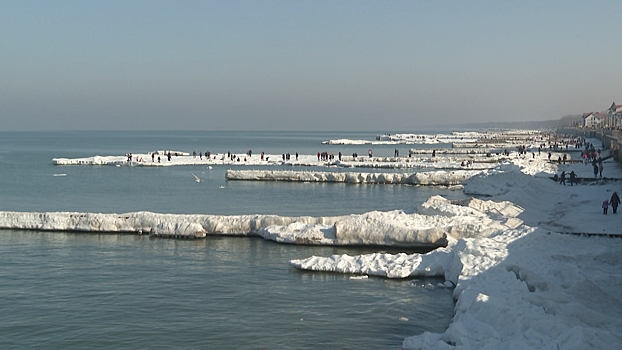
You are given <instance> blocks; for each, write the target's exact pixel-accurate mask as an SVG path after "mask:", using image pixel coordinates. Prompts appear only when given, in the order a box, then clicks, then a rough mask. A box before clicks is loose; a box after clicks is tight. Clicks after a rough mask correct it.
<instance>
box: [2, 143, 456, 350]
mask: <svg viewBox="0 0 622 350" xmlns="http://www.w3.org/2000/svg"><path fill="white" fill-rule="evenodd" d="M373 137H374V135H373V134H362V133H302V132H301V133H277V132H274V133H272V132H255V133H253V132H245V133H236V132H181V131H179V132H43V133H37V132H34V133H30V132H24V133H20V132H11V133H0V210H10V211H83V212H114V213H121V212H128V211H142V210H147V211H153V212H162V213H181V214H184V213H187V214H191V213H206V214H252V213H259V214H279V215H313V216H319V215H337V214H350V213H362V212H366V211H370V210H393V209H404V208H408V207H415V206H417V205H418V204H420V203H421V202H422V201H424V200H425V199H427V198H428V197H429V196H431V195H434V194H441V195H444V196H447V197H449V198H460V197H461V196H462V194H460V193H456V192H451V191H446V190H443V189H438V188H432V187H410V186H393V185H353V184H329V183H324V184H299V183H281V182H238V181H236V182H227V181H225V179H224V172H225V170H226V168H225V167H215V168H214V169H213V170H211V171H208V170H207V169H206V168H205V167H202V166H180V167H164V168H151V167H145V168H143V167H113V166H62V167H61V166H54V165H52V162H51V159H52V158H54V157H65V158H74V157H88V156H93V155H123V154H125V153H128V152H133V153H139V152H140V153H142V152H148V151H153V150H157V149H173V150H179V151H189V152H192V151H193V150H195V149H196V150H197V151H199V150H210V151H212V152H226V151H232V152H235V153H244V152H245V151H246V150H247V149H253V151H254V152H255V153H259V152H261V151H265V152H266V153H285V152H290V153H292V154H293V153H294V152H296V151H298V152H299V153H301V154H310V153H311V154H314V153H316V152H318V151H328V152H332V151H334V152H335V153H336V152H338V151H342V152H343V153H344V154H349V153H352V152H358V153H359V154H365V152H366V150H367V149H368V148H369V146H368V145H362V146H348V147H342V146H330V145H322V144H321V141H322V140H326V139H331V138H352V139H364V138H365V139H373ZM408 147H410V146H408ZM408 147H407V146H402V147H401V149H400V152H401V153H402V154H407V150H408ZM394 149H395V146H383V147H376V146H375V147H374V153H375V154H376V155H387V156H389V155H392V154H393V150H394ZM383 153H386V154H383ZM287 169H292V168H291V167H288V168H287ZM324 170H325V169H324ZM408 171H412V169H411V170H408ZM190 172H194V173H201V177H203V178H204V180H205V181H204V182H202V183H196V182H194V181H193V180H192V178H191V176H190ZM58 173H64V174H67V176H65V177H54V176H53V175H54V174H58ZM220 185H224V186H225V188H224V189H220V188H219V186H220ZM373 251H376V249H373V248H335V247H308V246H292V245H280V244H276V243H273V242H266V241H263V240H261V239H258V238H237V237H208V238H207V239H205V240H171V239H151V238H149V237H138V236H133V235H113V234H84V233H81V234H76V233H68V232H32V231H14V230H3V231H0V267H1V268H0V296H1V297H0V310H2V312H1V313H0V344H3V347H6V348H33V347H44V348H63V349H65V348H84V347H95V348H137V347H140V348H147V347H149V348H151V347H161V348H266V349H268V348H270V349H274V348H296V349H298V348H359V349H360V348H399V347H400V346H401V342H402V340H403V338H404V337H407V336H410V335H414V334H420V333H422V332H424V331H432V332H440V331H443V330H444V329H445V328H446V327H447V325H448V324H449V321H450V318H451V316H452V313H453V301H452V296H451V291H450V290H443V289H438V290H434V291H429V290H426V289H423V288H420V286H421V285H422V284H424V283H425V282H432V283H435V282H438V281H441V280H435V279H431V280H425V281H424V280H421V281H416V280H412V279H406V280H388V279H384V278H374V277H371V278H369V279H367V280H350V279H349V277H350V276H349V275H341V274H327V273H311V272H303V271H299V270H295V269H293V268H291V267H290V266H289V265H288V261H289V260H291V259H297V258H305V257H308V256H311V255H318V256H330V255H332V254H351V255H354V254H361V253H368V252H373ZM400 317H405V318H407V319H408V321H403V320H402V321H401V320H400Z"/></svg>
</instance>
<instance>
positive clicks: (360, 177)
mask: <svg viewBox="0 0 622 350" xmlns="http://www.w3.org/2000/svg"><path fill="white" fill-rule="evenodd" d="M479 173H481V172H480V171H467V170H459V171H436V172H420V173H410V174H408V173H355V172H310V171H283V170H231V169H229V170H227V173H226V175H225V177H226V178H227V180H247V181H250V180H254V181H296V182H347V183H372V184H379V183H382V184H409V185H444V186H451V185H458V184H461V183H462V182H463V181H464V180H466V179H469V178H471V177H472V176H475V175H477V174H479Z"/></svg>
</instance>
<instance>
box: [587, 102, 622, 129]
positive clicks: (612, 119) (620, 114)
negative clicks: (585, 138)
mask: <svg viewBox="0 0 622 350" xmlns="http://www.w3.org/2000/svg"><path fill="white" fill-rule="evenodd" d="M606 124H607V125H608V126H609V127H612V128H617V127H620V126H622V105H617V104H616V103H615V102H614V103H612V104H611V107H609V109H608V110H607V122H606ZM584 125H585V124H584Z"/></svg>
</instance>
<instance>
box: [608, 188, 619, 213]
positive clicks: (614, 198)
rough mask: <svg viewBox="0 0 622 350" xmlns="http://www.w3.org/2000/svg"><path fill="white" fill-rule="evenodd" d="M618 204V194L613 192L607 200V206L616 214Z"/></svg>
mask: <svg viewBox="0 0 622 350" xmlns="http://www.w3.org/2000/svg"><path fill="white" fill-rule="evenodd" d="M619 204H620V197H619V196H618V192H613V194H612V195H611V200H609V205H611V208H613V213H614V214H617V213H618V205H619Z"/></svg>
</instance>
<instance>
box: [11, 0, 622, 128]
mask: <svg viewBox="0 0 622 350" xmlns="http://www.w3.org/2000/svg"><path fill="white" fill-rule="evenodd" d="M621 17H622V1H598V0H593V1H572V0H569V1H530V0H526V1H443V0H440V1H431V0H430V1H365V0H356V1H349V0H343V1H322V0H314V1H292V0H289V1H258V0H255V1H236V0H233V1H231V0H227V1H207V0H205V1H183V0H179V1H173V0H171V1H159V0H150V1H137V0H123V1H115V0H106V1H89V0H80V1H69V0H67V1H54V0H47V1H34V0H33V1H30V0H21V1H6V0H0V33H1V34H0V131H12V130H35V131H38V130H284V131H288V130H292V131H295V130H318V131H324V130H337V131H339V130H341V131H346V130H352V131H359V130H360V131H377V132H384V131H389V130H398V131H416V130H417V128H420V127H423V126H434V125H450V124H460V123H475V122H491V121H492V122H496V121H537V120H550V119H559V118H561V117H563V116H565V115H568V114H582V113H584V112H591V111H603V110H606V109H607V108H609V106H610V105H611V104H612V102H614V101H615V102H616V103H622V89H621V88H620V86H621V84H620V79H621V77H622V45H621V44H620V34H621V33H622V21H621V20H620V18H621Z"/></svg>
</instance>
